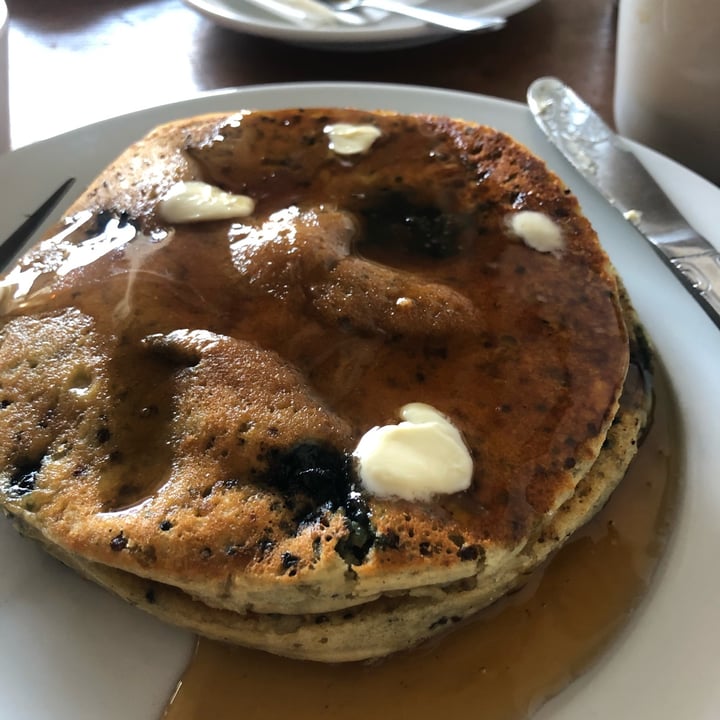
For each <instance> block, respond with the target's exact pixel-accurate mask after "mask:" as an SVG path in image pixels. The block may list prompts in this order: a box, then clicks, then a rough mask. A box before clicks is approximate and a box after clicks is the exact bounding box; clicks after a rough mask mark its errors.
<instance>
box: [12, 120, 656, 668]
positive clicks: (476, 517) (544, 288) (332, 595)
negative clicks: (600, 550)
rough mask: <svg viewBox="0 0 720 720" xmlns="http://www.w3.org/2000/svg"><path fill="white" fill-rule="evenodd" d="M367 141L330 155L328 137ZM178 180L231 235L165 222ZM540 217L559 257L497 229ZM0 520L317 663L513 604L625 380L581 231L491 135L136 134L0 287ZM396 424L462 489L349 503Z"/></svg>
mask: <svg viewBox="0 0 720 720" xmlns="http://www.w3.org/2000/svg"><path fill="white" fill-rule="evenodd" d="M339 123H346V124H349V125H350V126H351V127H357V126H362V127H368V126H369V127H372V128H375V129H376V131H379V133H376V134H377V135H378V136H377V137H376V138H374V139H373V140H372V141H371V143H370V144H369V145H368V146H367V147H365V148H362V149H360V150H356V151H353V152H350V153H339V152H337V151H335V150H334V149H333V148H332V143H331V142H329V140H328V137H329V135H328V132H327V129H328V127H330V126H333V125H337V124H339ZM189 180H199V181H202V182H204V183H207V184H209V185H212V186H215V187H218V188H221V189H223V190H225V191H228V192H231V193H235V194H242V195H247V196H249V197H250V198H252V200H253V201H254V211H253V212H252V213H251V214H250V215H248V216H246V217H241V218H238V217H235V218H228V219H220V220H207V221H201V222H193V223H185V222H174V223H171V222H168V221H167V220H166V219H165V218H164V216H163V214H162V212H161V206H162V202H161V201H162V199H163V198H164V197H165V196H166V195H167V193H168V191H169V190H170V189H171V188H173V187H174V186H176V184H177V183H178V182H180V181H189ZM527 212H531V213H534V214H541V215H542V216H543V217H544V218H546V219H549V220H550V221H551V222H552V224H553V226H554V227H556V228H558V229H559V237H561V239H562V243H561V246H560V247H559V248H558V247H554V248H553V250H552V251H548V252H545V251H543V249H542V248H540V249H538V248H537V247H533V243H529V242H526V240H527V238H523V237H522V236H519V235H518V234H517V233H516V232H514V231H513V230H512V228H513V224H512V219H513V217H514V216H516V215H517V214H518V213H527ZM1 324H2V329H1V330H0V388H1V389H0V454H1V457H2V462H1V464H0V465H1V466H0V504H2V507H3V509H4V511H5V513H6V514H7V515H8V516H9V517H11V518H12V519H13V520H14V522H15V523H16V525H17V527H18V528H19V529H20V531H21V532H23V533H24V534H26V535H28V536H30V537H33V538H35V539H37V540H39V541H40V542H42V543H43V545H44V546H45V547H46V548H47V549H48V550H49V551H50V552H51V553H53V554H54V555H56V556H57V557H59V558H60V559H61V560H62V561H63V562H65V563H67V564H68V565H69V566H71V567H73V568H75V569H76V570H78V571H79V572H80V573H82V574H83V575H85V576H87V577H89V578H91V579H92V580H94V581H96V582H98V583H100V584H101V585H103V586H105V587H107V588H109V589H111V590H112V591H113V592H115V593H117V594H118V595H120V596H121V597H123V598H125V599H127V600H128V601H130V602H131V603H133V604H136V605H138V606H140V607H142V608H144V609H146V610H148V611H149V612H151V613H153V614H155V615H157V616H159V617H161V618H163V619H164V620H167V621H169V622H172V623H175V624H178V625H181V626H184V627H186V628H191V629H192V630H194V631H196V632H198V633H200V634H203V635H206V636H209V637H213V638H219V639H222V640H227V641H231V642H235V643H240V644H243V645H246V646H250V647H255V648H261V649H264V650H268V651H270V652H274V653H278V654H282V655H286V656H290V657H296V658H305V659H313V660H322V661H348V660H359V659H366V658H373V657H380V656H383V655H386V654H388V653H391V652H394V651H397V650H401V649H405V648H408V647H411V646H413V645H415V644H417V643H418V642H420V641H421V640H424V639H426V638H429V637H431V636H433V635H435V634H437V633H440V632H442V631H444V630H445V629H446V628H448V627H451V626H452V625H454V624H456V623H458V622H459V621H461V620H462V619H463V618H466V617H468V616H469V615H471V614H473V613H476V612H477V611H478V610H479V609H481V608H483V607H485V606H487V605H488V604H490V603H491V602H493V601H494V600H496V599H497V598H499V597H501V596H502V595H504V594H506V593H508V592H509V591H510V590H512V589H514V588H516V587H518V586H519V585H520V584H522V583H523V582H524V581H525V580H526V579H527V576H528V574H529V573H531V572H532V571H533V570H534V569H536V568H537V567H538V566H540V565H541V564H542V563H543V561H545V560H546V559H547V558H548V556H549V555H550V554H551V553H553V552H554V551H555V550H556V549H557V548H558V547H560V546H561V545H562V544H563V543H564V542H565V541H566V540H567V539H568V537H569V536H571V534H572V533H573V532H574V531H575V530H576V529H577V528H578V527H579V526H580V525H582V524H583V523H585V522H586V521H587V520H588V519H589V518H590V517H592V515H593V514H594V513H595V512H596V511H597V510H598V509H599V508H600V507H601V506H602V504H603V503H604V502H605V500H606V499H607V498H608V496H609V494H610V493H611V492H612V490H613V489H614V488H615V487H616V485H617V483H618V482H619V481H620V480H621V479H622V477H623V476H624V474H625V472H626V469H627V466H628V464H629V462H630V461H631V459H632V457H633V455H634V454H635V452H636V450H637V445H638V442H639V440H640V439H641V437H642V433H643V430H644V428H645V427H646V425H647V422H648V419H649V413H650V407H651V392H650V390H649V388H648V385H647V382H646V377H647V370H648V362H649V361H648V353H647V348H646V344H645V342H644V341H643V338H642V334H641V331H640V330H639V328H638V325H637V322H636V320H635V317H634V315H633V311H632V309H631V307H630V305H629V302H628V300H627V298H626V296H625V295H624V293H623V292H622V289H621V287H620V286H619V282H618V279H617V277H616V275H615V273H614V270H613V268H612V267H611V265H610V263H609V261H608V258H607V257H606V255H605V253H604V252H603V250H602V249H601V247H600V245H599V243H598V239H597V237H596V235H595V232H594V231H593V229H592V228H591V226H590V224H589V222H588V221H587V219H585V218H584V217H583V216H582V214H581V212H580V210H579V207H578V203H577V201H576V199H575V198H574V197H573V196H572V195H571V194H570V192H569V191H568V190H567V188H566V187H564V186H563V184H562V183H561V181H560V180H559V179H558V178H557V177H555V176H554V175H553V174H552V173H551V172H550V171H549V170H548V169H547V168H546V167H545V165H544V164H543V163H542V162H541V161H540V160H539V159H537V158H536V157H534V156H533V155H532V154H530V152H529V151H528V150H527V149H525V148H524V147H522V146H521V145H519V144H518V143H517V142H515V141H514V140H513V139H511V138H510V137H508V136H507V135H505V134H502V133H500V132H497V131H495V130H493V129H490V128H488V127H484V126H480V125H476V124H472V123H469V122H465V121H460V120H455V119H448V118H442V117H432V116H405V115H399V114H395V113H389V112H373V113H371V112H366V111H358V110H350V109H313V110H299V109H298V110H283V111H273V112H242V113H238V114H235V115H232V116H226V115H222V116H221V115H210V116H201V117H196V118H190V119H187V120H183V121H178V122H174V123H170V124H167V125H164V126H161V127H159V128H156V129H155V130H153V131H152V132H151V133H150V134H149V135H147V136H146V137H145V138H144V139H143V140H141V141H140V142H138V143H137V144H135V145H133V146H132V147H130V148H129V149H128V150H127V151H126V152H125V153H124V154H123V155H122V156H121V157H120V158H118V160H116V161H115V162H114V163H113V164H112V165H111V166H110V167H108V168H107V169H105V170H104V171H103V173H102V174H101V175H100V176H99V177H98V178H97V180H96V181H94V182H93V183H92V185H91V186H90V187H89V188H88V189H87V191H86V192H84V193H83V195H82V196H81V197H80V198H79V199H78V200H77V201H76V202H75V203H74V204H73V206H72V207H71V208H70V209H69V210H68V212H67V214H66V219H65V220H64V221H63V222H62V223H60V224H58V226H57V227H55V228H54V229H53V230H52V231H51V232H50V233H49V234H48V236H47V238H46V239H45V240H44V241H43V242H41V243H40V244H39V245H38V246H37V247H36V248H34V249H33V250H32V251H31V252H30V253H28V255H27V256H26V257H25V258H23V259H22V260H21V261H20V263H19V264H18V266H17V267H15V268H13V269H12V270H11V271H10V273H8V274H7V275H6V277H5V279H4V280H3V282H2V320H1ZM411 402H422V403H426V404H428V405H431V406H432V407H434V408H436V409H437V410H439V411H440V412H441V413H442V414H443V415H444V416H445V417H446V418H448V419H449V420H450V421H451V422H452V423H453V425H454V426H455V427H456V428H457V429H458V430H459V431H460V432H461V434H462V436H463V438H464V441H465V443H466V445H467V447H468V449H469V451H470V453H471V456H472V459H473V477H472V482H471V486H470V488H469V489H467V490H465V491H462V492H456V493H442V492H439V493H437V494H435V495H434V496H432V498H430V499H429V500H423V501H419V500H410V499H403V498H401V497H395V496H388V497H381V496H378V495H374V494H372V493H370V492H368V491H367V490H366V489H365V487H364V486H363V483H362V478H361V476H360V475H359V473H358V463H357V461H356V460H355V459H354V458H353V450H354V448H355V447H356V446H357V443H358V441H359V439H360V437H361V436H362V435H363V434H364V433H365V432H367V431H368V430H369V429H370V428H372V427H374V426H381V425H385V424H388V423H395V422H397V420H398V412H399V409H400V408H401V407H402V406H404V405H405V404H407V403H411Z"/></svg>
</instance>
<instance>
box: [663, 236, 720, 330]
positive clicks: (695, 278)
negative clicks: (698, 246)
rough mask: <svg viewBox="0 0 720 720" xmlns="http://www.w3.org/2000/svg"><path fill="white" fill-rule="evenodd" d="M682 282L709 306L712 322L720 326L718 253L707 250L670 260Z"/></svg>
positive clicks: (719, 255)
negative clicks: (711, 311)
mask: <svg viewBox="0 0 720 720" xmlns="http://www.w3.org/2000/svg"><path fill="white" fill-rule="evenodd" d="M670 266H671V267H672V268H673V269H674V270H675V271H676V273H677V274H678V275H679V277H680V279H681V280H682V281H683V283H684V284H685V285H686V286H687V287H688V289H689V290H690V292H691V293H692V294H693V295H695V297H696V298H697V299H698V300H700V302H701V303H704V304H705V305H707V306H708V307H709V308H711V309H712V310H713V311H714V313H709V315H710V318H711V319H712V320H713V322H714V323H715V324H716V325H717V326H718V327H720V320H719V319H718V317H719V316H720V253H718V252H717V251H715V250H708V251H706V252H703V253H698V254H697V255H686V256H685V257H679V258H675V259H673V260H671V261H670Z"/></svg>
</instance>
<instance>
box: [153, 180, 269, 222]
mask: <svg viewBox="0 0 720 720" xmlns="http://www.w3.org/2000/svg"><path fill="white" fill-rule="evenodd" d="M158 210H159V212H160V216H161V217H162V218H163V220H165V221H166V222H169V223H189V222H205V221H208V220H226V219H228V218H238V217H247V216H248V215H251V214H252V213H253V211H254V210H255V201H254V200H253V199H252V198H250V197H248V196H247V195H235V194H233V193H229V192H225V191H224V190H221V189H220V188H219V187H216V186H215V185H210V184H208V183H205V182H201V181H199V180H188V181H185V182H179V183H176V184H175V185H173V186H172V187H171V188H170V190H168V192H167V193H166V194H165V196H164V197H163V199H162V200H161V201H160V204H159V205H158Z"/></svg>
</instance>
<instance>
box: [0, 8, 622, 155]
mask: <svg viewBox="0 0 720 720" xmlns="http://www.w3.org/2000/svg"><path fill="white" fill-rule="evenodd" d="M7 4H8V9H9V12H10V18H11V20H10V115H11V133H12V142H13V146H15V147H19V146H21V145H25V144H27V143H30V142H33V141H35V140H38V139H41V138H43V137H48V136H51V135H55V134H57V133H59V132H62V131H65V130H69V129H72V128H74V127H78V126H80V125H85V124H87V123H90V122H93V121H96V120H100V119H104V118H107V117H110V116H113V115H117V114H119V113H123V112H128V111H132V110H137V109H141V108H143V107H147V106H150V105H156V104H159V103H165V102H171V101H175V100H180V99H184V98H186V97H188V96H191V95H193V94H195V93H196V92H198V91H202V90H213V89H217V88H224V87H234V86H246V85H254V84H258V83H273V82H296V81H321V80H335V81H369V82H396V83H411V84H419V85H426V86H433V87H444V88H450V89H457V90H465V91H471V92H477V93H483V94H487V95H494V96H498V97H503V98H509V99H512V100H520V101H524V98H525V90H526V88H527V86H528V84H529V83H530V82H531V81H532V80H533V79H534V78H536V77H538V76H539V75H557V76H559V77H561V78H562V79H563V80H565V81H567V82H568V83H570V84H571V85H572V86H574V87H575V89H577V90H578V91H579V92H580V93H581V94H582V95H584V96H585V98H586V99H587V100H589V101H590V102H591V103H592V104H594V105H595V106H596V107H597V108H598V109H599V110H600V112H601V113H602V114H603V115H604V117H605V118H606V119H607V120H609V121H611V119H612V90H613V73H614V51H615V48H614V43H615V13H616V10H615V8H616V3H615V0H541V1H540V2H539V3H538V4H537V5H535V6H533V7H531V8H529V9H527V10H525V11H524V12H522V13H519V14H517V15H515V16H513V17H512V18H511V19H510V22H509V24H508V26H507V27H506V28H505V29H504V30H502V31H501V32H498V33H489V34H477V35H467V36H459V37H458V36H456V37H453V38H451V39H448V40H444V41H442V42H439V43H436V44H433V45H430V46H424V47H418V48H411V49H403V50H389V51H382V52H381V51H373V52H361V53H340V52H329V51H326V50H317V49H306V48H300V47H294V46H291V45H286V44H283V43H280V42H277V41H274V40H268V39H264V38H258V37H252V36H249V35H244V34H240V33H236V32H233V31H230V30H227V29H224V28H221V27H219V26H216V25H214V24H213V23H212V22H210V21H209V20H207V19H205V18H204V17H202V16H201V15H199V14H198V13H197V12H195V11H193V10H192V9H190V8H188V7H186V6H185V5H184V4H183V3H182V2H181V1H180V0H146V1H145V2H142V1H141V0H66V1H65V2H62V3H58V1H57V0H7Z"/></svg>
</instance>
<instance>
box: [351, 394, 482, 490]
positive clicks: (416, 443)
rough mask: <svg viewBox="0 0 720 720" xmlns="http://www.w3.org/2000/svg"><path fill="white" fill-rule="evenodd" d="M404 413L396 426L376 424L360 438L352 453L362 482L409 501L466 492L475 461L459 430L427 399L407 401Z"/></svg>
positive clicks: (403, 408) (374, 488)
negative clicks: (408, 402)
mask: <svg viewBox="0 0 720 720" xmlns="http://www.w3.org/2000/svg"><path fill="white" fill-rule="evenodd" d="M400 417H401V418H402V420H403V421H402V422H400V423H398V424H397V425H385V426H383V427H374V428H372V429H370V430H368V432H366V433H365V434H364V435H363V436H362V438H360V442H359V443H358V446H357V448H356V449H355V452H354V453H353V457H354V458H355V460H356V462H357V466H358V472H359V476H360V482H361V484H362V486H363V487H364V488H365V489H366V490H367V491H368V492H371V493H373V494H374V495H378V496H381V497H387V496H391V495H394V496H397V497H400V498H404V499H406V500H429V499H430V498H431V497H432V496H433V495H437V494H440V493H443V494H448V493H456V492H461V491H463V490H467V489H468V488H469V487H470V483H471V481H472V474H473V461H472V457H471V456H470V451H469V450H468V449H467V447H466V445H465V443H464V441H463V439H462V436H461V435H460V432H459V431H458V430H457V428H456V427H455V426H454V425H453V424H452V423H451V422H450V421H449V420H448V419H447V418H446V417H445V416H444V415H443V414H442V413H440V412H438V411H437V410H436V409H435V408H433V407H431V406H430V405H425V404H424V403H410V404H408V405H404V406H403V407H402V408H401V410H400Z"/></svg>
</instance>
